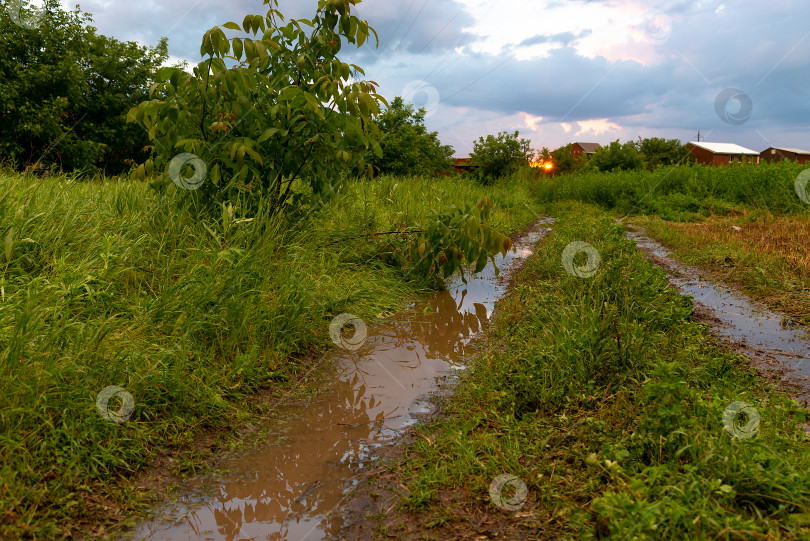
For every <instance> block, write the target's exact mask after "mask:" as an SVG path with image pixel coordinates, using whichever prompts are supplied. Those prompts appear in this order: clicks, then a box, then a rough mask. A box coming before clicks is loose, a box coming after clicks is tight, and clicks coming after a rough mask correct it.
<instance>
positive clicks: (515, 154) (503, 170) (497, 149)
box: [470, 131, 534, 184]
mask: <svg viewBox="0 0 810 541" xmlns="http://www.w3.org/2000/svg"><path fill="white" fill-rule="evenodd" d="M533 154H534V152H533V151H532V149H531V141H529V140H528V139H520V133H519V132H517V131H516V132H515V133H508V132H501V133H499V134H498V135H497V136H494V135H487V137H486V139H485V138H484V137H479V138H478V141H475V142H474V143H473V151H472V153H471V154H470V157H471V158H472V162H473V164H474V165H477V166H478V170H477V173H478V175H479V178H480V179H481V181H482V182H484V183H485V184H486V183H490V182H492V181H493V180H495V179H498V178H502V177H505V176H507V175H509V174H511V173H514V172H515V171H517V170H518V169H519V168H520V167H521V166H524V165H527V164H528V163H529V161H530V160H531V158H532V155H533Z"/></svg>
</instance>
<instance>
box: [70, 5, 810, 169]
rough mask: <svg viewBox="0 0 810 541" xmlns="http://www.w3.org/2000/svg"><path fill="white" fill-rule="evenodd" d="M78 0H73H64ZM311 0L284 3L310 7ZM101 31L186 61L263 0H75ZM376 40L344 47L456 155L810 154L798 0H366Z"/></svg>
mask: <svg viewBox="0 0 810 541" xmlns="http://www.w3.org/2000/svg"><path fill="white" fill-rule="evenodd" d="M63 3H64V4H65V5H66V6H68V7H71V8H72V7H73V6H75V4H76V2H75V1H73V0H65V1H64V2H63ZM316 6H317V0H281V1H280V9H281V11H282V12H283V13H285V15H287V16H288V17H296V18H298V17H309V16H311V15H312V14H313V13H314V10H315V8H316ZM80 7H81V9H82V10H83V11H87V12H89V13H91V14H92V15H93V18H94V21H95V25H96V26H97V27H98V29H99V31H100V32H101V33H103V34H107V35H112V36H114V37H116V38H118V39H121V40H134V41H138V42H140V43H142V44H148V45H154V44H156V43H157V41H158V39H159V38H160V36H168V38H169V51H170V53H171V55H172V57H174V58H183V59H188V60H189V61H190V62H191V63H196V62H199V60H200V57H199V46H200V39H201V37H202V34H203V33H204V32H205V31H206V30H207V29H209V28H211V27H212V26H214V25H221V24H223V23H225V22H227V21H231V20H233V21H237V22H240V23H241V21H242V19H243V18H244V16H245V15H246V14H248V13H264V12H266V7H264V6H263V5H262V2H261V0H226V1H214V0H184V1H182V2H180V1H173V0H160V1H158V0H141V1H133V0H87V1H82V2H81V3H80ZM355 9H356V13H357V14H358V15H359V16H360V17H361V18H363V19H366V20H368V22H369V23H370V24H371V25H372V26H373V27H374V28H375V29H376V30H377V32H378V33H379V35H380V46H379V48H378V49H374V48H373V45H372V46H368V45H366V46H364V48H362V49H360V50H359V51H358V50H357V49H355V48H351V49H349V48H347V49H344V51H343V54H342V58H343V60H344V61H350V62H352V63H355V64H358V65H360V66H362V67H363V68H364V69H365V70H366V75H367V78H369V79H372V80H375V81H377V82H378V83H380V85H381V90H380V91H381V93H382V94H383V95H384V96H386V98H389V99H390V98H393V97H394V96H398V95H401V96H404V97H406V99H408V100H409V101H412V102H414V103H415V104H416V105H418V106H424V107H426V108H427V109H428V111H429V117H428V119H427V126H428V128H429V129H431V130H435V131H438V132H439V136H440V138H441V139H442V141H443V142H444V143H446V144H450V145H452V146H453V147H454V148H455V149H456V155H457V156H466V155H467V154H468V153H469V151H470V150H471V149H472V142H473V140H475V139H477V138H478V137H479V136H482V135H487V134H490V133H497V132H499V131H503V130H509V131H514V130H519V131H520V133H521V135H522V136H523V137H526V138H529V139H531V140H532V143H533V146H534V147H535V148H538V149H539V148H541V147H543V146H546V147H548V148H550V149H554V148H556V147H558V146H560V145H563V144H565V143H568V142H572V141H586V142H598V143H603V144H604V143H607V142H610V141H613V140H616V139H620V140H621V141H625V140H628V139H636V138H638V137H639V136H641V137H665V138H678V139H680V140H682V141H684V142H686V141H691V140H695V138H696V136H697V133H698V130H700V132H701V138H702V139H703V138H704V137H705V140H707V141H717V142H730V143H737V144H741V145H743V146H746V147H749V148H752V149H754V150H757V151H760V150H763V149H765V148H767V147H769V146H786V147H799V148H805V149H810V26H808V24H807V22H808V20H810V2H808V1H807V0H769V1H768V2H762V0H756V1H755V0H686V1H670V2H643V1H639V0H590V1H587V0H570V1H566V0H547V1H538V0H398V1H394V0H365V1H363V2H362V4H359V5H358V6H356V8H355Z"/></svg>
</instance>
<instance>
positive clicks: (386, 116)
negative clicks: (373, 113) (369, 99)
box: [368, 96, 453, 176]
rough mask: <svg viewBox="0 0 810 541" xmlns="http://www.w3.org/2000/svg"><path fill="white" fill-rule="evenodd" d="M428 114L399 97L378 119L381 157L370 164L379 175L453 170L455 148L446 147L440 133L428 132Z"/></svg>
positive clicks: (373, 158) (429, 174) (428, 174)
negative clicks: (426, 118)
mask: <svg viewBox="0 0 810 541" xmlns="http://www.w3.org/2000/svg"><path fill="white" fill-rule="evenodd" d="M425 114H426V112H425V109H418V110H417V109H415V108H414V106H413V104H410V103H405V101H404V100H403V99H402V98H401V97H399V96H397V97H396V98H394V100H393V101H392V102H391V103H390V104H389V106H388V108H387V109H386V110H385V111H383V112H382V113H380V114H379V115H378V116H377V118H376V119H375V122H376V124H377V126H378V127H379V128H380V146H381V147H382V156H371V157H370V158H369V160H368V161H369V162H370V163H371V164H373V165H374V166H375V167H377V168H379V170H380V173H390V174H393V175H425V176H431V175H434V174H436V173H437V172H444V171H447V170H449V169H450V167H451V163H452V162H451V157H452V156H453V147H451V146H449V145H443V144H442V142H441V141H440V140H439V134H438V133H437V132H435V131H434V132H428V130H427V128H426V127H425Z"/></svg>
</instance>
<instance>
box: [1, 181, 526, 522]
mask: <svg viewBox="0 0 810 541" xmlns="http://www.w3.org/2000/svg"><path fill="white" fill-rule="evenodd" d="M171 190H173V187H172V188H171V189H170V192H169V193H168V194H167V195H165V196H159V195H157V194H156V193H155V192H153V191H151V190H149V189H148V187H147V186H146V185H145V184H142V183H136V182H129V181H125V180H98V181H80V180H77V179H74V178H70V177H65V176H62V177H56V178H48V179H37V178H34V177H25V176H20V175H17V174H13V173H8V172H0V235H2V237H0V238H2V240H3V251H2V252H0V261H2V267H3V272H2V274H0V329H1V330H0V350H1V351H2V353H0V457H2V459H0V509H3V513H4V514H3V516H2V519H0V538H19V537H34V538H54V537H59V536H63V535H68V534H69V533H71V532H73V534H74V535H77V534H76V532H77V528H80V527H81V524H85V525H86V524H88V523H89V524H90V525H94V524H98V523H104V522H105V521H106V520H107V519H108V518H109V517H107V514H109V512H108V511H105V510H104V505H107V504H108V503H110V502H112V503H113V504H115V505H117V506H122V507H121V508H122V509H123V511H124V512H128V511H130V510H132V508H133V507H134V506H136V504H137V502H138V501H139V500H140V498H141V496H140V495H139V493H137V492H136V491H135V490H134V487H133V486H132V485H131V484H130V479H131V476H132V474H133V473H134V472H136V471H138V470H139V469H142V468H143V467H145V466H146V465H148V464H149V462H150V460H152V459H153V457H155V455H156V454H158V453H160V452H161V451H162V450H165V449H169V448H184V446H186V445H187V444H188V443H190V442H192V441H193V440H194V438H195V437H196V436H197V435H198V434H199V433H200V431H201V430H202V429H205V428H222V429H224V430H226V431H227V430H228V429H229V428H230V427H233V426H235V425H237V424H238V423H240V422H244V421H248V420H249V419H250V417H251V415H256V414H259V413H261V411H257V409H256V408H255V407H254V406H252V405H251V403H250V395H251V393H254V392H255V391H257V390H259V389H261V388H271V389H278V390H279V392H284V390H285V389H287V388H289V387H291V386H292V385H293V384H294V383H295V381H296V377H297V376H299V375H300V374H301V373H303V372H305V371H306V370H307V369H308V368H309V367H310V365H311V363H307V362H305V361H306V359H307V358H308V357H310V356H313V355H317V354H318V352H320V351H321V350H323V349H324V348H326V347H327V346H328V344H329V336H328V328H329V322H330V321H331V319H332V318H333V317H334V316H335V315H337V314H339V313H341V312H351V313H353V314H356V315H357V316H359V317H361V318H363V319H365V320H367V321H373V320H374V319H376V318H377V317H378V316H380V315H383V314H385V313H388V312H390V311H392V310H396V309H398V308H400V307H401V306H402V305H403V303H405V302H407V301H408V300H409V299H411V298H413V297H414V296H415V295H417V294H419V293H420V292H422V291H425V290H426V288H427V287H428V284H426V283H425V282H424V281H419V280H414V279H406V276H405V273H403V271H402V270H401V269H394V268H391V267H389V266H387V265H385V264H384V263H382V262H381V261H379V260H378V259H377V258H376V257H375V256H376V254H377V251H378V248H377V246H376V245H375V244H374V243H372V242H369V241H367V240H364V239H358V238H354V237H357V236H358V235H362V234H363V233H366V232H372V231H375V230H377V229H378V228H381V229H387V228H389V227H390V226H391V225H392V224H396V223H400V222H412V223H418V222H419V221H420V220H422V219H424V218H425V217H426V216H427V215H428V212H429V210H430V209H431V208H437V209H442V208H444V207H446V206H448V205H450V204H452V203H477V202H478V200H480V199H481V198H482V197H483V196H489V197H490V198H491V199H492V200H493V203H494V206H495V208H496V213H495V216H494V225H496V226H498V227H500V228H501V229H502V230H503V231H504V232H507V233H511V232H515V231H516V230H518V229H520V228H522V227H523V226H525V225H526V224H527V223H529V222H530V221H532V220H533V219H534V214H533V212H532V210H531V209H530V208H529V207H528V206H527V205H526V202H527V201H528V194H527V192H526V190H525V188H523V187H522V186H519V185H517V184H508V183H505V184H502V185H499V186H494V187H488V188H483V187H480V186H477V185H471V184H468V183H464V182H460V181H459V180H457V179H455V178H446V179H437V180H433V179H422V178H381V179H377V180H374V181H357V182H354V183H352V184H351V185H350V186H349V187H348V188H347V189H346V190H344V191H342V192H341V193H340V194H339V196H338V197H337V199H335V200H334V201H332V202H331V204H330V205H329V206H327V207H326V208H324V209H321V210H319V211H317V212H314V213H311V214H307V213H306V212H303V213H301V214H299V215H296V216H290V217H288V218H287V219H282V220H272V219H270V218H269V217H268V215H267V213H263V212H259V213H258V215H257V216H256V217H255V218H252V219H244V218H241V217H240V216H239V211H238V209H237V210H236V211H233V215H231V212H230V211H229V209H222V218H221V219H218V220H212V219H210V218H206V216H205V215H203V214H200V213H198V212H196V211H195V209H194V208H193V206H192V204H191V203H190V202H188V201H186V202H182V201H184V200H182V199H180V198H178V197H177V194H175V193H173V192H172V191H171ZM231 210H232V209H231ZM350 237H352V240H347V239H348V238H350ZM110 385H117V386H120V387H123V388H124V389H125V390H126V391H127V392H128V393H130V394H131V395H132V397H133V399H134V403H135V407H134V410H133V412H132V416H131V418H129V419H128V420H127V421H126V422H123V423H120V424H118V423H114V422H110V421H108V420H105V419H104V418H102V416H101V415H100V414H99V412H98V411H97V410H96V407H95V400H96V396H97V394H98V393H99V392H100V391H101V390H102V389H104V388H105V387H107V386H110ZM111 406H112V407H111V409H113V410H117V409H118V408H119V407H120V402H116V401H115V400H113V401H112V402H111ZM195 462H196V457H195V456H193V455H191V456H190V457H188V458H186V459H184V460H183V461H182V468H181V469H182V470H183V471H194V470H195V469H196V466H195ZM78 535H79V536H80V537H81V536H83V535H85V534H78Z"/></svg>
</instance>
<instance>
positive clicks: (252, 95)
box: [128, 0, 385, 212]
mask: <svg viewBox="0 0 810 541" xmlns="http://www.w3.org/2000/svg"><path fill="white" fill-rule="evenodd" d="M359 1H360V0H320V1H319V2H318V8H317V12H316V14H315V16H314V18H312V19H311V20H306V19H299V20H294V19H293V20H290V21H289V22H287V23H286V24H283V21H284V16H283V15H282V13H281V12H280V11H278V9H276V8H277V7H278V0H263V2H264V4H265V5H268V6H270V9H269V10H268V11H267V14H266V15H247V16H246V17H245V18H244V21H243V22H242V25H241V26H240V25H238V24H236V23H234V22H229V23H226V24H225V25H224V28H226V29H230V30H235V31H237V32H242V31H244V33H245V34H247V36H245V37H233V38H227V37H226V36H225V32H224V31H223V29H222V28H220V27H218V26H215V27H214V28H212V29H211V30H209V31H208V32H206V33H205V35H204V36H203V40H202V45H201V47H200V52H201V54H202V55H203V56H204V57H205V56H207V59H206V60H203V61H202V62H200V63H199V64H197V65H196V66H195V67H194V71H193V74H189V73H186V72H185V71H183V70H181V69H177V68H163V69H161V70H160V72H159V74H158V83H157V84H156V85H155V86H154V87H153V90H152V92H151V96H152V99H151V100H150V101H146V102H143V103H141V104H140V105H138V106H137V107H135V108H133V109H132V110H131V111H130V113H129V117H128V118H129V119H130V120H131V121H137V122H141V123H143V125H144V126H145V127H146V129H147V130H148V132H149V136H150V137H151V138H152V140H153V142H154V153H153V156H152V157H151V158H150V159H149V160H147V161H146V162H145V163H144V164H143V165H141V166H140V167H139V168H138V174H139V175H140V176H142V177H143V176H146V175H150V174H152V173H153V172H158V173H159V174H160V177H161V178H160V179H159V180H158V182H157V183H156V186H157V187H159V188H163V187H166V186H168V185H169V184H171V182H172V181H173V182H174V183H175V184H177V185H178V186H181V187H183V188H189V189H195V190H196V193H198V194H200V195H201V196H202V197H203V198H204V199H205V200H207V201H214V200H235V199H236V196H237V194H239V193H244V194H248V195H250V196H254V197H249V198H248V200H247V203H246V205H248V206H249V205H251V204H252V203H251V201H252V202H256V201H258V199H259V198H262V199H264V200H265V202H267V203H268V204H269V206H270V208H271V209H273V212H277V211H278V210H280V209H281V208H283V207H284V205H285V204H286V203H288V202H290V201H292V200H293V199H298V200H300V199H301V198H304V197H306V196H307V194H306V192H307V191H309V192H311V193H312V194H314V196H316V197H320V198H326V197H329V196H330V194H334V192H335V190H336V189H337V187H338V186H339V184H340V183H341V181H342V179H343V178H344V177H345V174H346V173H347V172H348V171H349V170H350V169H351V168H355V169H357V170H359V171H360V172H368V168H370V167H371V166H370V165H369V164H367V163H366V162H365V157H366V156H367V155H368V154H370V153H371V152H372V151H374V152H376V153H378V154H379V153H381V148H380V145H379V143H378V142H377V139H378V137H377V133H378V129H377V127H376V125H375V124H374V122H373V116H374V115H376V114H378V113H379V111H380V105H379V104H380V103H385V102H384V99H383V98H382V96H380V95H379V94H377V93H376V88H377V86H376V83H374V82H366V81H358V80H355V77H356V76H358V75H362V74H363V70H362V69H361V68H360V67H359V66H355V65H349V64H346V63H344V62H341V61H340V60H339V59H338V57H337V54H338V53H339V52H340V50H341V48H342V45H343V42H344V40H345V41H347V42H348V43H351V44H356V45H357V47H360V46H362V45H363V44H364V43H365V42H366V40H367V39H368V38H369V36H370V35H371V34H374V36H375V37H376V32H375V31H374V30H373V29H372V28H370V27H369V25H368V23H367V22H366V21H363V20H360V19H358V18H357V17H355V16H354V15H352V14H351V12H350V9H351V6H350V4H351V5H353V4H357V3H358V2H359ZM251 36H252V37H251ZM226 61H227V62H229V63H230V64H232V66H231V67H230V68H229V67H228V65H227V64H226ZM299 181H300V182H301V183H302V184H303V185H304V186H305V187H306V190H304V189H302V190H297V191H295V190H293V187H294V186H295V185H296V183H297V182H299Z"/></svg>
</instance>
